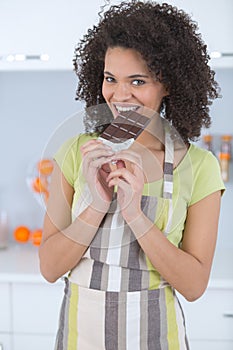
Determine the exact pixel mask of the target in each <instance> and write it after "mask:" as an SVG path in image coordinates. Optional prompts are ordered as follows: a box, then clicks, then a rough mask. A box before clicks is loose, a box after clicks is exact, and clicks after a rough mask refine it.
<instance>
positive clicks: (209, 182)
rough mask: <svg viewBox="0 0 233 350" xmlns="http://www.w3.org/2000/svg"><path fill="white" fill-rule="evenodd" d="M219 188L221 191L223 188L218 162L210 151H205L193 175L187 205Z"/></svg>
mask: <svg viewBox="0 0 233 350" xmlns="http://www.w3.org/2000/svg"><path fill="white" fill-rule="evenodd" d="M219 190H221V191H222V193H223V192H224V190H225V186H224V183H223V180H222V176H221V171H220V165H219V162H218V160H217V158H216V157H215V156H214V155H213V154H212V153H211V152H206V154H205V157H204V158H203V159H202V161H201V162H200V164H199V167H198V169H197V171H196V174H195V176H194V184H193V188H192V195H191V200H190V203H189V205H192V204H194V203H196V202H198V201H199V200H201V199H203V198H205V197H206V196H208V195H210V194H212V193H214V192H216V191H219Z"/></svg>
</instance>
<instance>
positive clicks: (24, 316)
mask: <svg viewBox="0 0 233 350" xmlns="http://www.w3.org/2000/svg"><path fill="white" fill-rule="evenodd" d="M62 296H63V284H61V283H58V284H53V285H52V284H47V283H44V284H42V283H13V285H12V323H13V325H12V329H13V350H24V349H26V348H28V349H29V348H30V349H33V350H36V349H44V350H47V349H48V350H50V349H52V348H53V347H54V343H55V335H56V331H57V327H58V317H59V311H60V306H61V302H62Z"/></svg>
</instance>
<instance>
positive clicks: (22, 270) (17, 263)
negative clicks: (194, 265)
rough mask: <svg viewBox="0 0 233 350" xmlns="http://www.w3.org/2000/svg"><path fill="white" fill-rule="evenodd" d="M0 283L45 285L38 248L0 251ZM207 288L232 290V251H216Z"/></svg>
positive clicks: (19, 246) (13, 247) (13, 246)
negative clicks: (40, 283)
mask: <svg viewBox="0 0 233 350" xmlns="http://www.w3.org/2000/svg"><path fill="white" fill-rule="evenodd" d="M0 282H29V283H30V282H32V283H35V282H44V283H47V282H46V281H45V279H44V278H43V277H42V276H41V274H40V268H39V258H38V248H37V247H34V246H32V245H30V244H11V245H10V246H9V247H8V248H7V249H4V250H0ZM58 282H59V281H58ZM209 286H210V287H211V288H233V250H232V249H229V250H220V249H219V250H218V249H217V250H216V253H215V257H214V262H213V267H212V271H211V276H210V281H209Z"/></svg>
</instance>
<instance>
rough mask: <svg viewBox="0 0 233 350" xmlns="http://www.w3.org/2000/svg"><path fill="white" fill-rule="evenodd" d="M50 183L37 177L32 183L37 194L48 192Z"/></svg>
mask: <svg viewBox="0 0 233 350" xmlns="http://www.w3.org/2000/svg"><path fill="white" fill-rule="evenodd" d="M47 186H48V182H47V180H46V179H42V178H40V177H36V178H35V179H34V181H33V183H32V187H33V189H34V191H35V192H38V193H41V192H47Z"/></svg>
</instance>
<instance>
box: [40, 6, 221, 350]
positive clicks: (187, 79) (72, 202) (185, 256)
mask: <svg viewBox="0 0 233 350" xmlns="http://www.w3.org/2000/svg"><path fill="white" fill-rule="evenodd" d="M207 62H208V55H207V52H206V46H205V45H204V43H203V42H202V40H201V38H200V36H199V35H198V34H197V33H196V25H195V24H194V23H193V22H192V21H191V19H190V18H189V17H188V15H186V14H185V13H184V12H183V11H178V10H177V9H176V8H175V7H172V6H169V5H167V4H162V5H161V4H156V3H151V2H140V1H131V2H129V3H127V2H123V3H121V4H120V5H117V6H112V7H111V8H110V9H109V10H108V11H107V12H106V13H105V15H104V17H103V18H102V19H101V20H100V22H99V24H98V25H97V26H95V27H94V28H93V29H92V30H89V31H88V34H87V35H86V36H85V37H84V39H83V40H82V41H81V43H80V44H79V45H78V46H77V48H76V57H75V60H74V66H75V69H76V72H77V75H78V78H79V83H78V89H77V98H78V99H83V100H85V102H86V106H87V107H92V106H96V105H97V109H96V110H97V111H100V112H101V111H102V109H101V106H102V104H104V103H105V105H104V106H105V107H106V106H107V109H108V110H109V111H111V113H112V115H113V118H116V117H117V116H118V115H119V114H122V113H123V114H124V112H128V113H132V115H134V114H133V112H140V113H145V111H153V113H151V114H150V113H149V114H150V118H151V122H150V124H149V125H148V127H146V129H145V130H144V131H143V132H142V133H141V134H140V135H139V137H138V138H137V139H136V140H135V141H134V142H133V144H132V145H131V146H130V147H129V148H128V149H124V150H120V151H117V152H116V151H114V150H113V149H112V148H111V147H110V146H108V145H106V144H105V143H104V142H102V141H101V140H100V139H99V138H98V135H99V132H100V127H99V126H100V125H101V118H102V115H101V113H91V114H90V115H91V117H90V116H89V117H88V116H87V119H86V124H87V125H90V124H91V122H93V123H94V122H95V124H94V125H95V126H96V125H97V126H96V129H95V133H90V132H87V133H85V134H81V135H78V136H77V137H75V138H72V139H71V140H68V141H67V142H66V143H65V144H64V145H63V146H62V147H61V149H60V150H59V151H58V153H57V154H56V155H55V166H54V172H53V176H52V182H51V191H50V198H49V202H48V207H47V213H46V215H45V221H44V233H43V243H42V245H41V247H40V252H39V253H40V262H41V272H42V274H43V275H44V277H45V278H46V279H47V280H48V281H50V282H54V281H56V280H57V279H58V278H60V277H61V276H63V275H64V274H66V273H67V272H68V278H65V281H66V287H65V295H64V300H63V304H62V308H61V315H60V323H59V329H58V334H57V341H56V349H59V350H61V349H81V350H87V349H88V350H93V349H98V350H99V349H106V350H108V349H111V350H117V349H119V350H123V349H134V350H135V349H141V350H146V349H148V350H150V349H151V350H155V349H156V350H157V349H162V350H164V349H169V350H178V349H188V343H187V339H186V333H185V323H184V317H183V312H182V310H181V307H180V304H179V302H178V299H177V297H176V294H175V290H177V291H179V293H181V294H182V295H183V296H184V297H185V298H186V299H187V300H189V301H193V300H196V299H197V298H199V297H200V296H201V295H202V294H203V293H204V291H205V289H206V286H207V283H208V279H209V274H210V270H211V264H212V259H213V255H214V249H215V244H216V237H217V229H218V218H219V211H220V198H221V193H222V192H223V190H224V185H223V183H222V180H221V176H220V171H219V165H218V162H217V160H216V158H215V157H214V156H213V155H212V154H211V153H210V152H208V151H206V150H202V149H200V148H198V147H197V146H195V145H194V144H192V143H191V142H190V141H194V140H195V139H196V138H198V137H199V136H200V132H201V128H202V127H203V126H205V127H208V126H209V125H210V117H209V114H208V112H209V109H208V106H209V105H210V103H211V102H212V100H213V99H214V98H216V97H218V92H217V84H216V82H215V80H214V73H213V72H212V71H211V70H210V68H209V66H208V64H207ZM98 106H100V109H99V110H98ZM145 114H147V113H145ZM159 115H161V117H158V116H159ZM91 118H92V119H91ZM87 131H88V130H87ZM177 135H179V137H180V139H179V137H178V136H177ZM112 163H114V164H115V165H112ZM161 169H163V171H162V172H161Z"/></svg>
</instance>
